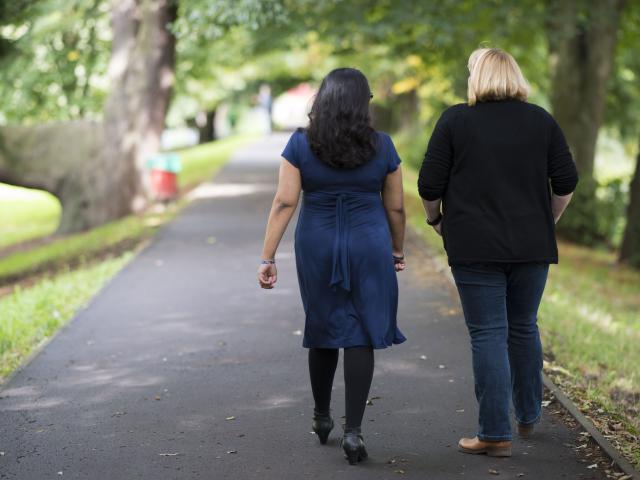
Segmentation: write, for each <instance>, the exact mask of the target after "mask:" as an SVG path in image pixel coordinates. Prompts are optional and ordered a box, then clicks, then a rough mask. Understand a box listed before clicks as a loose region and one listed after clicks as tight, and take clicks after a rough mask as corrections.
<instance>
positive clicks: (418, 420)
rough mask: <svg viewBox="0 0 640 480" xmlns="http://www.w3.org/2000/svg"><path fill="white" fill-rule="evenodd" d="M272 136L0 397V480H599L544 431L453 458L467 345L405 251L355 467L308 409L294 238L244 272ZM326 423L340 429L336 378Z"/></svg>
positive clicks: (236, 161) (253, 246)
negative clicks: (392, 322) (389, 344)
mask: <svg viewBox="0 0 640 480" xmlns="http://www.w3.org/2000/svg"><path fill="white" fill-rule="evenodd" d="M285 141H286V136H282V135H274V136H272V137H270V138H268V139H265V140H263V141H260V142H258V143H256V144H255V145H253V146H252V147H249V148H245V149H243V150H242V151H240V152H238V153H237V154H236V155H235V156H234V158H233V160H232V161H231V162H230V163H229V164H228V165H227V166H226V167H225V168H224V169H223V170H222V171H221V173H220V174H219V175H218V176H217V177H216V179H215V183H213V184H210V185H208V186H206V187H205V188H201V189H200V190H199V191H198V197H199V199H197V200H195V201H194V202H193V203H192V204H191V205H190V206H189V207H188V208H186V209H185V210H184V211H183V212H182V214H181V215H179V216H178V217H177V218H176V219H175V220H174V221H173V222H171V223H170V224H169V225H167V226H165V227H164V228H163V229H162V231H161V232H160V233H159V234H158V235H157V237H156V238H155V239H154V241H153V242H152V243H151V245H150V246H149V247H148V248H146V249H145V250H144V251H143V252H142V253H141V254H140V255H138V256H137V258H136V259H135V260H133V261H132V262H131V263H130V264H129V265H128V266H127V267H126V268H125V269H124V270H123V271H121V272H120V273H119V274H118V275H117V276H116V277H115V278H114V279H113V280H112V281H111V282H110V283H109V284H108V285H107V287H106V288H104V289H103V290H102V291H101V292H100V294H99V295H98V296H97V297H96V298H95V299H94V300H93V302H92V303H91V304H90V305H89V306H88V307H87V308H86V309H84V310H83V311H81V312H80V313H79V314H78V316H77V318H76V319H75V320H74V321H73V322H72V324H71V325H70V326H69V327H68V328H66V329H64V330H63V331H62V332H61V333H60V334H59V335H58V336H57V337H56V338H55V339H54V340H53V342H51V343H50V344H49V345H48V347H47V348H46V349H45V350H44V351H43V352H42V353H41V354H40V355H39V356H38V357H37V358H36V359H35V360H34V361H33V362H32V363H31V364H30V365H29V366H28V367H27V368H25V369H24V370H23V371H21V372H20V373H19V374H18V375H17V376H16V377H15V378H14V379H13V380H12V381H11V382H10V384H9V385H7V386H6V387H5V388H4V390H3V391H1V392H0V396H1V397H2V398H1V399H0V451H3V452H4V455H2V456H0V478H11V479H24V480H40V479H48V478H73V479H75V478H82V479H92V480H97V479H108V480H119V479H126V480H129V479H137V478H143V479H154V480H158V479H174V478H175V479H216V480H218V479H253V478H255V479H277V480H282V479H304V478H318V479H329V478H331V479H334V478H338V479H339V478H345V479H346V478H349V479H385V478H388V479H393V478H412V479H418V478H419V479H423V480H424V479H454V478H456V479H460V478H473V479H482V478H495V477H494V475H495V474H491V473H490V471H489V470H490V469H494V470H496V471H497V472H499V474H500V477H499V478H524V479H525V480H526V479H527V478H530V479H544V480H554V479H563V478H566V479H599V478H604V477H603V476H602V474H601V473H600V472H598V471H594V470H589V469H587V468H586V467H587V465H588V464H586V463H581V462H580V461H579V460H578V459H577V458H576V457H575V454H574V452H573V450H572V448H571V446H572V445H576V442H577V439H576V436H575V433H572V432H569V431H568V430H567V429H565V427H564V426H562V425H558V424H555V423H553V418H550V415H547V416H545V419H544V421H543V423H542V426H541V428H540V431H539V434H537V435H536V437H535V438H534V439H532V440H530V441H517V442H516V443H515V448H514V456H513V457H512V458H510V459H491V458H486V457H483V456H479V457H474V456H469V455H463V454H460V453H458V452H457V451H456V448H455V446H456V442H457V440H458V438H459V437H460V436H461V435H465V434H471V433H473V427H474V424H475V419H476V406H475V400H474V399H473V388H472V378H471V370H470V358H469V346H468V340H467V334H466V330H465V327H464V324H463V320H462V318H461V313H460V309H459V305H458V301H457V299H456V297H455V292H454V291H453V289H452V288H451V286H450V285H449V284H448V283H447V281H446V280H445V279H444V277H443V275H442V274H439V273H437V272H436V271H435V270H434V268H433V265H432V264H431V263H430V261H429V259H428V258H427V257H426V256H425V254H424V253H423V251H422V249H421V248H420V246H419V245H418V244H410V245H409V247H408V261H409V267H408V271H407V272H405V273H403V274H402V275H401V302H400V305H401V306H400V316H399V323H400V326H401V328H402V330H403V332H404V333H405V335H406V336H407V337H408V339H409V340H408V342H406V343H405V344H403V345H401V346H398V347H393V348H391V349H388V350H386V351H381V352H379V353H378V354H377V357H376V373H375V376H374V382H373V388H372V392H371V396H372V397H373V400H372V403H373V404H372V405H371V406H369V407H368V408H367V412H366V417H365V423H364V433H365V438H366V440H367V445H368V449H369V453H370V457H371V458H370V460H369V461H367V462H366V463H364V464H361V465H360V466H358V467H351V466H349V465H348V464H347V462H346V461H345V460H344V459H343V457H342V453H341V450H339V448H338V442H337V438H338V435H339V433H338V432H339V431H340V429H339V428H337V429H336V430H334V432H333V434H332V436H331V438H330V441H329V444H328V445H327V446H320V445H319V443H318V441H317V439H316V437H315V436H314V435H311V434H310V433H309V432H310V423H311V415H310V414H311V411H312V398H311V393H310V388H309V384H308V378H307V364H306V351H305V350H304V349H302V347H301V340H302V338H301V336H300V335H301V329H302V328H303V316H302V308H301V303H300V299H299V296H298V289H297V282H296V276H295V270H294V259H293V251H292V250H293V246H292V235H291V231H290V232H289V233H288V235H287V236H286V237H285V239H284V241H283V245H282V247H281V248H280V254H279V257H278V260H279V263H278V265H279V270H280V283H279V284H278V286H277V288H276V289H275V290H272V291H263V290H260V289H259V288H258V286H257V281H256V279H255V270H256V262H257V260H258V256H259V254H260V250H261V243H262V235H263V229H264V225H265V221H266V218H267V212H268V209H269V207H270V203H271V199H272V195H273V192H274V187H275V180H276V178H277V177H276V174H277V162H278V157H279V152H280V150H281V148H282V146H283V145H284V143H285ZM336 379H337V383H336V386H335V389H334V404H333V408H334V414H335V415H336V416H337V417H338V419H339V418H340V416H341V415H342V414H343V411H344V407H343V401H344V400H343V399H344V385H343V383H342V369H341V368H340V369H339V371H338V373H337V375H336ZM520 474H524V475H520Z"/></svg>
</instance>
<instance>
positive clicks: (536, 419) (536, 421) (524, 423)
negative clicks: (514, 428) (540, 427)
mask: <svg viewBox="0 0 640 480" xmlns="http://www.w3.org/2000/svg"><path fill="white" fill-rule="evenodd" d="M541 418H542V412H540V413H539V414H538V416H537V417H536V418H535V419H533V420H531V421H530V422H523V421H521V420H520V419H519V418H518V417H517V416H516V422H518V425H534V424H536V423H538V422H539V421H540V419H541Z"/></svg>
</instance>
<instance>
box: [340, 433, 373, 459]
mask: <svg viewBox="0 0 640 480" xmlns="http://www.w3.org/2000/svg"><path fill="white" fill-rule="evenodd" d="M342 449H343V450H344V454H345V457H346V458H347V460H348V461H349V465H357V463H358V462H360V461H362V460H364V459H365V458H367V457H368V456H369V455H368V454H367V449H366V448H365V446H364V438H362V433H361V431H360V427H358V428H345V429H344V435H343V436H342Z"/></svg>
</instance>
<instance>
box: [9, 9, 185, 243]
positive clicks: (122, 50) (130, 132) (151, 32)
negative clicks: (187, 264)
mask: <svg viewBox="0 0 640 480" xmlns="http://www.w3.org/2000/svg"><path fill="white" fill-rule="evenodd" d="M175 18H176V4H175V2H174V1H173V0H114V2H113V9H112V24H113V45H112V56H111V61H110V64H109V76H110V79H111V91H110V94H109V97H108V98H107V101H106V105H105V111H104V120H103V122H102V123H96V122H84V121H77V122H67V123H52V124H45V125H36V126H33V127H17V126H16V127H2V128H0V182H6V183H11V184H13V185H19V186H25V187H31V188H40V189H43V190H46V191H48V192H50V193H52V194H54V195H55V196H57V197H58V198H59V199H60V201H61V203H62V219H61V222H60V226H59V228H58V232H59V233H70V232H76V231H81V230H85V229H88V228H92V227H95V226H97V225H101V224H103V223H105V222H108V221H111V220H115V219H117V218H120V217H122V216H124V215H127V214H129V213H131V212H133V211H137V210H139V209H141V208H143V207H144V206H145V205H146V203H147V199H148V198H149V197H148V192H147V188H146V183H145V177H144V168H145V162H146V160H147V158H148V157H149V156H150V155H152V154H153V153H155V152H156V151H157V150H158V149H159V146H160V136H161V134H162V130H163V129H164V121H165V116H166V113H167V109H168V106H169V100H170V93H171V87H172V85H173V71H174V57H175V38H174V36H173V34H172V33H171V31H170V30H169V28H170V23H171V22H173V21H174V20H175Z"/></svg>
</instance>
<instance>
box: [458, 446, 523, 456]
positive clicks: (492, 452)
mask: <svg viewBox="0 0 640 480" xmlns="http://www.w3.org/2000/svg"><path fill="white" fill-rule="evenodd" d="M458 451H459V452H462V453H469V454H471V455H487V456H488V457H510V456H511V447H504V448H479V449H475V448H473V449H472V448H464V447H461V446H459V445H458Z"/></svg>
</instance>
